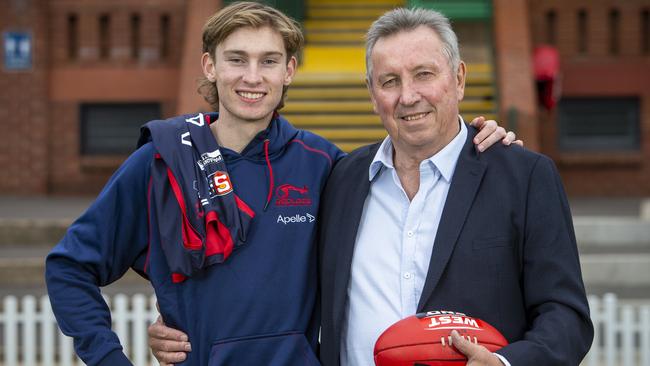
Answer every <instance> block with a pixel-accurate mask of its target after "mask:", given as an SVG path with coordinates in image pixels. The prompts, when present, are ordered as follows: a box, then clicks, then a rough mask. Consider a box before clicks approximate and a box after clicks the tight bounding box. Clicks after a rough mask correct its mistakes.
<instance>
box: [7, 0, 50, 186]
mask: <svg viewBox="0 0 650 366" xmlns="http://www.w3.org/2000/svg"><path fill="white" fill-rule="evenodd" d="M47 10H48V9H47V1H45V0H39V1H37V0H33V1H30V2H23V1H6V2H4V5H2V12H0V30H1V31H3V32H5V31H20V32H25V31H26V32H31V34H32V49H33V51H32V57H33V58H32V69H31V70H28V71H7V70H5V69H4V62H3V65H2V71H1V73H0V126H1V129H2V143H0V167H1V168H2V169H0V192H3V193H23V194H32V193H44V192H45V191H47V175H48V174H47V163H46V157H47V154H48V140H49V125H48V118H47V112H48V109H49V104H48V100H47V82H48V70H47V65H48V61H49V57H48V52H47V50H48V47H49V44H48V40H47V33H48V28H47V18H48V14H47ZM3 50H4V47H3ZM0 52H4V51H0ZM2 59H4V54H2Z"/></svg>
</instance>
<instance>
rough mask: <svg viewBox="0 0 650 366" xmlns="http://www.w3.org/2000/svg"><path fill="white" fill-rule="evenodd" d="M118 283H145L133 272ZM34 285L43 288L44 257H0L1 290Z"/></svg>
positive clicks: (129, 272)
mask: <svg viewBox="0 0 650 366" xmlns="http://www.w3.org/2000/svg"><path fill="white" fill-rule="evenodd" d="M119 281H120V282H121V283H123V284H142V283H147V281H146V280H145V279H143V278H142V277H141V276H140V275H138V274H137V273H136V272H134V271H127V273H126V274H125V275H124V277H122V278H121V279H120V280H119ZM34 285H36V286H42V287H45V256H44V255H42V256H13V257H4V256H3V257H0V287H1V288H8V287H20V286H34Z"/></svg>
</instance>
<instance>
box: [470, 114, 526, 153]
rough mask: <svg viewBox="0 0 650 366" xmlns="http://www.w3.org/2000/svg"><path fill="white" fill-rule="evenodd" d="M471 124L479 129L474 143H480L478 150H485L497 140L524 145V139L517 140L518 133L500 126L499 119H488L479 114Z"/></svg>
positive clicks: (506, 143)
mask: <svg viewBox="0 0 650 366" xmlns="http://www.w3.org/2000/svg"><path fill="white" fill-rule="evenodd" d="M470 126H474V127H476V128H478V129H479V131H478V133H477V134H476V136H475V137H474V144H475V145H478V151H481V152H483V151H485V150H487V148H489V147H490V146H492V145H494V144H495V143H496V142H498V141H501V143H502V144H504V145H506V146H507V145H510V144H517V145H519V146H524V142H523V141H522V140H516V138H517V135H515V133H514V132H512V131H508V132H506V130H505V128H503V127H500V126H499V124H498V123H497V121H495V120H493V119H490V120H486V119H485V117H483V116H478V117H476V118H474V119H473V120H472V122H470Z"/></svg>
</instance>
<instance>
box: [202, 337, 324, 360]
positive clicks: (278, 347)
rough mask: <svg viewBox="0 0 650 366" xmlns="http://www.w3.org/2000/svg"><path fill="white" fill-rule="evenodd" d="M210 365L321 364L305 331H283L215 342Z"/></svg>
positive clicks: (211, 351)
mask: <svg viewBox="0 0 650 366" xmlns="http://www.w3.org/2000/svg"><path fill="white" fill-rule="evenodd" d="M208 365H209V366H226V365H270V366H274V365H278V366H318V365H320V363H319V362H318V359H317V358H316V355H315V354H314V351H313V349H312V348H311V346H310V345H309V342H307V338H305V336H304V334H303V333H280V334H271V335H260V336H253V337H245V338H237V339H229V340H225V341H221V342H217V343H214V344H213V345H212V349H211V350H210V361H209V362H208Z"/></svg>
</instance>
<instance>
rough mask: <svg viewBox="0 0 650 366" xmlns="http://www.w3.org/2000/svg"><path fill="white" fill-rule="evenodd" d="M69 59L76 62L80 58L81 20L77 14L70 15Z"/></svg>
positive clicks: (68, 31)
mask: <svg viewBox="0 0 650 366" xmlns="http://www.w3.org/2000/svg"><path fill="white" fill-rule="evenodd" d="M67 33H68V34H67V36H68V59H69V60H76V59H77V57H78V56H79V18H78V17H77V14H70V15H68V29H67Z"/></svg>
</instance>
